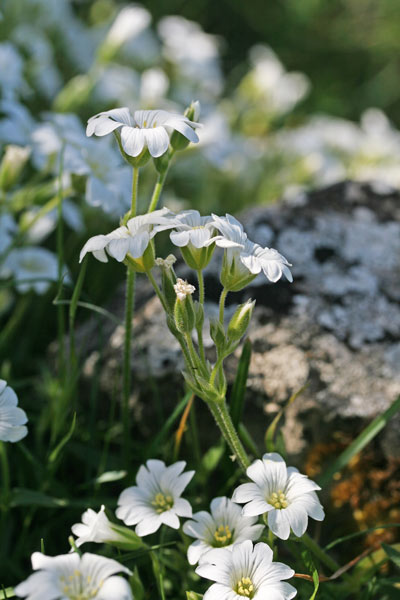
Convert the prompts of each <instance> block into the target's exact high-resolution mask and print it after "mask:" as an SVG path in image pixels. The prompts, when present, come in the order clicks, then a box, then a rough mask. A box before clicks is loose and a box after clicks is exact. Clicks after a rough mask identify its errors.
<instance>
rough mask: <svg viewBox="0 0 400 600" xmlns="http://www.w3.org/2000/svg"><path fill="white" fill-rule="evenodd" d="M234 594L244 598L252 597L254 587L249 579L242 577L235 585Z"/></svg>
mask: <svg viewBox="0 0 400 600" xmlns="http://www.w3.org/2000/svg"><path fill="white" fill-rule="evenodd" d="M236 593H237V594H239V596H244V597H245V598H252V597H253V596H254V585H253V582H252V581H251V579H250V577H242V578H241V579H239V581H238V582H237V584H236Z"/></svg>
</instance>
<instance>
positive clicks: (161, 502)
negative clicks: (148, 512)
mask: <svg viewBox="0 0 400 600" xmlns="http://www.w3.org/2000/svg"><path fill="white" fill-rule="evenodd" d="M151 504H152V505H153V506H154V507H155V509H156V512H157V513H163V512H165V511H166V510H170V509H171V508H172V507H173V505H174V499H173V498H172V496H170V495H169V494H167V495H166V496H164V494H162V493H161V492H159V493H158V494H156V496H155V498H154V500H153V501H152V502H151Z"/></svg>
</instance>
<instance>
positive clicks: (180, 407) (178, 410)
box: [146, 390, 192, 456]
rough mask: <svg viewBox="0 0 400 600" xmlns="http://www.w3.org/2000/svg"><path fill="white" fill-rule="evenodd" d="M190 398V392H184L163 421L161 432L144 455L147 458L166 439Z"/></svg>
mask: <svg viewBox="0 0 400 600" xmlns="http://www.w3.org/2000/svg"><path fill="white" fill-rule="evenodd" d="M191 397H192V390H190V391H188V392H186V394H185V395H184V397H183V398H182V400H181V401H180V402H179V404H178V405H177V406H176V407H175V409H174V411H173V412H172V414H171V415H170V416H169V417H168V419H167V420H166V421H165V423H164V425H163V427H162V429H161V431H159V432H158V434H157V435H156V437H155V438H154V440H153V442H152V443H151V445H150V447H149V450H148V452H147V453H146V454H147V455H148V456H153V455H154V453H155V452H157V450H158V447H159V446H160V444H162V442H163V441H164V439H165V438H166V437H167V435H168V433H169V432H170V431H171V429H172V427H173V426H174V424H175V423H176V421H177V420H178V419H179V417H180V415H181V413H182V412H183V411H184V410H185V407H186V405H187V403H188V402H189V400H190V398H191Z"/></svg>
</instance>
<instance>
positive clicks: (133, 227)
mask: <svg viewBox="0 0 400 600" xmlns="http://www.w3.org/2000/svg"><path fill="white" fill-rule="evenodd" d="M170 218H171V212H170V211H169V210H168V208H161V209H160V210H155V211H153V212H152V213H149V214H146V215H139V216H138V217H133V218H132V219H129V221H128V222H127V224H126V225H122V226H121V227H118V228H117V229H114V231H111V233H108V234H107V235H95V236H94V237H91V238H90V239H89V240H88V241H87V242H86V244H85V245H84V246H83V248H82V250H81V253H80V256H79V262H82V260H83V259H84V257H85V256H86V254H87V253H88V252H92V253H93V255H94V257H95V258H97V260H99V261H100V262H108V258H107V254H106V250H107V252H108V254H109V255H110V256H112V257H113V258H115V260H117V261H118V262H122V261H123V260H124V258H125V257H126V255H127V254H128V253H129V254H130V255H131V256H132V257H133V258H140V257H141V256H143V253H144V251H145V250H146V248H147V246H148V245H149V242H150V240H151V238H152V237H154V232H153V231H152V228H153V225H158V224H161V223H167V222H168V220H169V219H170Z"/></svg>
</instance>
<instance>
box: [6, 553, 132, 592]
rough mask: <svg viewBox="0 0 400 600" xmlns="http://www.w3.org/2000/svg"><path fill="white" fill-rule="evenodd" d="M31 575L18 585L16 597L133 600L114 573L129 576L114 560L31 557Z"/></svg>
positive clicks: (127, 589) (125, 586) (90, 555)
mask: <svg viewBox="0 0 400 600" xmlns="http://www.w3.org/2000/svg"><path fill="white" fill-rule="evenodd" d="M32 568H33V569H34V570H35V571H38V572H37V573H33V574H32V575H30V576H29V577H28V579H26V580H25V581H23V582H22V583H20V584H19V585H17V587H16V588H15V593H16V594H17V596H20V597H23V598H27V600H37V599H38V598H40V600H66V599H69V600H89V599H90V600H95V599H96V600H132V592H131V589H130V586H129V584H128V582H127V581H126V580H125V579H124V578H123V577H120V576H118V575H117V576H116V575H115V573H119V572H121V571H122V572H123V573H127V574H128V575H130V574H131V572H130V571H129V569H127V568H126V567H124V566H122V565H120V564H119V563H118V562H117V561H116V560H112V559H111V558H105V557H104V556H96V554H89V553H86V554H83V555H82V556H79V555H78V554H77V553H76V552H74V553H73V554H60V555H59V556H45V555H44V554H42V553H41V552H34V553H33V554H32Z"/></svg>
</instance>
